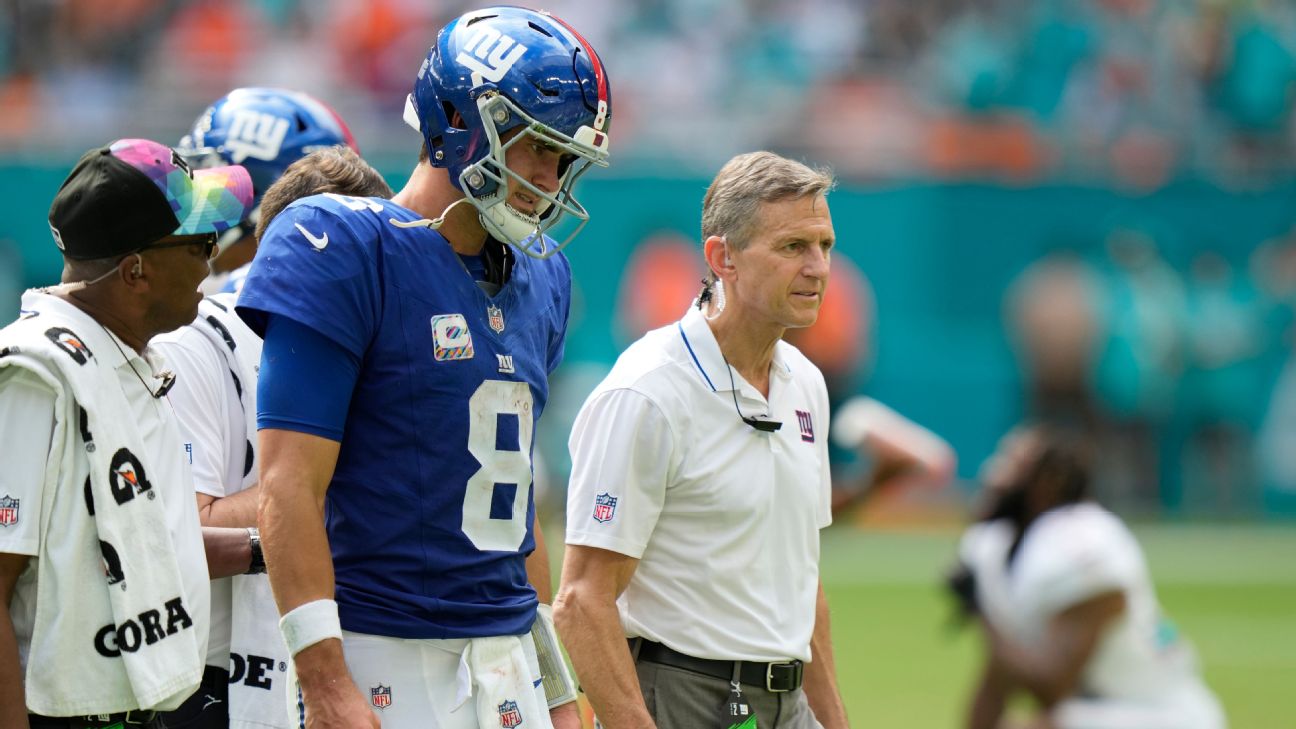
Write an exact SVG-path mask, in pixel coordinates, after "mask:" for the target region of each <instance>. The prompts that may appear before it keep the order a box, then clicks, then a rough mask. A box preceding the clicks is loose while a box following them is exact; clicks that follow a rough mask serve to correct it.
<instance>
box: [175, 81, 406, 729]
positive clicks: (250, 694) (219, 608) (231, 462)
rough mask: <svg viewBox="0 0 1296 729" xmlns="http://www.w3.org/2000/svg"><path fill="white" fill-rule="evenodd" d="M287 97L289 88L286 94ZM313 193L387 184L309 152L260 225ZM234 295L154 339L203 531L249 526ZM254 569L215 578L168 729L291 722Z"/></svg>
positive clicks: (369, 172)
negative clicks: (191, 677)
mask: <svg viewBox="0 0 1296 729" xmlns="http://www.w3.org/2000/svg"><path fill="white" fill-rule="evenodd" d="M285 93H287V92H285ZM320 192H337V193H344V194H351V195H377V196H382V197H391V194H392V191H391V188H390V187H388V186H387V183H386V182H385V181H384V180H383V178H382V175H380V174H379V173H378V171H377V170H375V169H374V168H373V167H371V166H370V165H369V164H368V163H366V162H365V161H364V160H362V159H360V157H359V155H357V154H356V153H355V151H354V150H353V149H351V148H350V147H347V146H343V145H337V146H333V147H326V148H324V149H321V150H318V151H315V152H312V153H310V154H308V155H306V156H305V157H303V158H301V159H299V160H297V161H296V162H294V163H292V164H291V165H288V168H287V170H286V171H285V172H284V174H283V176H282V177H280V178H279V179H278V180H277V181H275V183H274V184H273V185H270V188H269V190H266V191H265V193H264V194H263V195H261V200H260V203H259V206H260V210H261V221H260V223H258V229H259V228H260V226H261V225H262V224H264V223H266V222H268V221H270V220H273V218H274V217H275V216H276V215H277V214H278V213H279V212H280V211H282V210H283V209H284V208H285V207H286V206H287V205H288V204H289V203H291V202H292V201H294V200H296V199H298V198H300V197H305V196H308V195H312V194H316V193H320ZM234 300H235V294H233V293H218V294H213V295H211V296H208V297H207V298H205V299H204V300H203V301H202V302H201V303H200V304H199V307H198V317H197V319H195V320H194V322H193V323H191V324H189V325H188V326H184V327H180V328H179V329H177V330H175V331H173V332H168V333H166V334H163V335H161V336H159V337H157V338H156V339H155V340H154V342H155V343H154V346H155V347H156V348H157V349H158V351H159V352H161V353H162V354H163V355H164V356H165V357H166V360H167V362H168V364H170V366H171V368H172V370H173V371H174V372H175V373H176V375H177V377H176V385H175V387H173V388H172V389H171V392H170V395H169V400H170V403H171V406H172V408H174V410H175V413H176V417H177V419H178V420H179V421H180V430H181V433H182V434H183V436H184V440H185V449H186V452H187V456H188V460H189V463H190V465H191V468H192V470H193V480H194V489H195V491H196V496H197V501H198V513H199V518H200V520H201V522H202V524H203V526H222V527H242V528H252V527H255V526H256V508H257V498H258V495H259V493H260V492H259V489H257V488H256V483H257V469H256V448H255V447H254V443H253V441H254V440H255V438H256V432H255V415H256V388H257V367H258V365H259V364H260V361H261V342H260V340H258V339H257V336H256V335H255V334H253V333H252V331H251V330H250V329H248V327H247V325H246V324H244V323H243V321H242V320H241V319H239V318H238V316H237V315H235V313H234ZM256 571H257V572H258V573H255V574H247V575H235V576H234V577H230V578H227V579H219V580H213V581H212V586H211V592H212V599H211V616H212V629H211V638H210V640H209V642H208V652H207V667H206V670H205V671H204V674H203V681H202V685H201V686H200V688H199V690H198V692H197V693H195V694H194V695H193V696H192V697H191V698H190V699H189V700H188V701H186V702H185V703H184V705H182V706H180V707H179V708H178V709H176V710H175V711H174V712H171V713H169V714H167V715H166V716H165V717H164V719H165V721H166V724H167V726H169V727H173V728H174V729H202V728H204V727H211V728H212V729H216V728H218V727H232V728H233V729H266V728H267V727H281V728H283V729H286V728H287V727H288V726H291V722H290V718H289V714H288V712H287V694H286V690H287V683H288V682H287V675H286V672H285V671H284V668H281V666H284V667H286V662H287V661H288V658H289V656H288V654H287V653H286V651H285V649H284V647H283V642H282V641H281V640H280V639H279V635H278V632H279V630H278V618H279V612H278V610H277V609H276V608H275V604H274V599H273V597H272V596H271V594H270V583H269V581H268V580H267V578H266V576H265V574H264V571H265V570H264V563H263V562H262V563H261V564H260V565H259V569H258V570H256Z"/></svg>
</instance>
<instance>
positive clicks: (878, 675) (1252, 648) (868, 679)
mask: <svg viewBox="0 0 1296 729" xmlns="http://www.w3.org/2000/svg"><path fill="white" fill-rule="evenodd" d="M1136 533H1137V534H1138V536H1139V539H1140V541H1141V542H1142V543H1143V546H1144V549H1145V550H1146V551H1147V555H1148V561H1149V563H1150V565H1151V568H1152V573H1153V575H1154V577H1155V579H1156V582H1157V588H1158V594H1159V596H1160V598H1161V604H1162V606H1163V607H1164V608H1165V610H1166V612H1167V613H1168V614H1169V616H1170V617H1171V618H1172V619H1173V620H1174V621H1175V622H1176V623H1177V624H1178V625H1179V627H1180V628H1181V629H1182V631H1183V633H1184V634H1185V635H1187V637H1188V638H1189V639H1190V640H1191V641H1192V642H1193V643H1194V644H1195V645H1196V647H1197V650H1198V653H1199V656H1200V658H1201V661H1202V663H1203V665H1204V667H1205V674H1206V680H1207V682H1208V683H1209V684H1210V685H1211V686H1212V687H1213V688H1214V689H1215V691H1216V692H1217V693H1218V694H1219V695H1220V698H1221V700H1222V701H1223V702H1224V706H1225V709H1226V711H1227V712H1228V716H1229V722H1230V726H1231V727H1232V728H1233V729H1290V728H1291V727H1293V726H1296V525H1229V526H1213V525H1211V526H1207V525H1156V526H1145V527H1139V528H1137V529H1136ZM956 539H957V534H956V533H955V532H953V531H944V532H942V531H934V532H890V531H875V530H870V531H861V530H859V529H855V528H834V529H831V530H829V531H828V532H826V533H825V535H824V540H823V577H824V583H825V586H826V588H827V591H828V596H829V601H830V603H831V605H832V611H833V638H834V640H833V642H834V645H835V647H836V655H837V670H838V676H839V679H840V682H841V687H842V693H843V695H844V696H845V699H846V705H847V709H848V711H849V712H850V715H851V718H852V723H853V725H854V726H857V727H905V728H906V729H909V728H912V729H944V728H946V727H958V726H960V725H961V717H962V712H963V706H964V704H965V702H966V698H967V695H968V693H969V691H970V689H971V683H972V680H973V677H974V672H975V670H976V668H977V666H978V661H979V651H980V645H979V643H978V639H977V638H976V636H975V635H974V634H973V632H972V631H970V630H968V631H958V630H955V629H954V628H953V627H952V626H951V625H950V621H949V616H950V606H949V603H948V602H947V601H946V599H945V596H944V595H943V594H942V593H941V591H940V588H939V586H938V583H939V576H940V574H941V573H942V572H943V571H944V569H945V567H946V566H947V565H948V564H949V562H950V559H951V557H952V555H953V551H954V545H955V542H956Z"/></svg>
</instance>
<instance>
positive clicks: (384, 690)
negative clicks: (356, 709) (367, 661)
mask: <svg viewBox="0 0 1296 729" xmlns="http://www.w3.org/2000/svg"><path fill="white" fill-rule="evenodd" d="M391 701H392V697H391V686H384V685H382V684H378V685H377V686H374V687H373V688H371V689H369V703H371V704H373V705H374V708H375V709H385V708H387V707H388V706H391Z"/></svg>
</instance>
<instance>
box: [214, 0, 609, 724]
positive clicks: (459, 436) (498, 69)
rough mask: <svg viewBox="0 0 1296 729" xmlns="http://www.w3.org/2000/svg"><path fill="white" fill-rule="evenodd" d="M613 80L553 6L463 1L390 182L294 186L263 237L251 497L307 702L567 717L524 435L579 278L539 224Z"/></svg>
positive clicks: (568, 206)
mask: <svg viewBox="0 0 1296 729" xmlns="http://www.w3.org/2000/svg"><path fill="white" fill-rule="evenodd" d="M609 104H610V92H609V88H608V79H607V76H606V74H605V72H604V69H603V65H602V62H601V61H600V60H599V57H598V55H597V54H596V53H595V52H594V50H593V48H591V47H590V45H589V43H588V42H586V41H585V40H584V39H583V38H582V37H581V36H580V35H579V34H578V33H577V32H576V31H575V30H573V29H572V28H571V26H569V25H567V24H566V23H565V22H563V21H561V20H559V19H557V18H555V17H553V16H551V15H549V14H546V13H542V12H535V11H531V10H526V9H521V8H509V7H498V8H487V9H482V10H475V11H472V12H469V13H466V14H465V15H463V16H461V17H459V18H457V19H456V20H453V21H451V22H450V23H449V24H448V25H447V26H446V27H445V28H443V29H442V30H441V32H440V33H439V35H438V36H437V39H436V42H435V44H434V45H433V46H432V48H431V49H430V51H429V53H428V55H427V57H426V59H425V60H424V62H423V65H422V67H421V69H420V70H419V73H418V77H417V80H416V82H415V88H414V92H413V93H412V94H411V95H410V97H409V100H408V103H407V108H406V120H407V121H408V122H410V123H411V124H412V125H414V126H416V127H417V128H418V129H419V131H420V132H421V134H422V137H423V153H422V155H421V156H420V161H419V162H418V164H417V165H416V167H415V169H414V171H413V173H412V175H411V177H410V180H409V182H408V183H407V184H406V186H405V187H404V189H403V190H401V191H400V192H399V193H398V194H397V195H396V196H395V198H393V200H391V201H387V200H380V199H372V198H352V197H344V196H335V195H326V196H317V197H311V198H307V199H305V200H302V201H298V202H297V203H295V204H294V205H292V206H290V207H289V208H288V209H287V210H285V211H284V212H283V213H282V214H281V215H280V216H279V217H278V218H276V219H275V221H274V222H273V223H272V224H271V225H270V226H269V228H268V229H267V230H266V233H265V236H264V237H263V238H262V240H261V242H260V247H259V249H258V251H257V256H256V260H255V261H254V262H253V265H252V269H251V271H250V272H249V274H248V277H247V280H246V283H245V285H244V288H243V291H242V294H241V296H240V299H239V313H240V314H241V315H242V316H243V317H244V318H245V319H246V320H247V321H248V323H249V324H250V325H251V326H252V327H253V329H255V330H256V331H258V332H260V333H263V336H264V339H265V348H264V352H263V356H262V361H261V374H260V388H259V391H258V398H259V405H258V427H259V428H260V445H261V451H260V458H261V481H260V484H261V489H262V494H261V501H260V518H259V522H260V525H261V536H262V539H263V540H264V545H265V553H266V559H267V563H268V565H269V567H270V579H271V583H272V585H273V586H274V593H275V599H276V601H277V602H278V604H279V608H280V611H281V612H282V613H283V614H284V616H283V618H282V620H281V629H282V632H283V635H284V638H285V641H286V642H287V644H288V648H289V651H290V653H291V654H292V655H293V656H294V661H293V663H294V666H295V669H296V672H297V679H298V681H299V684H300V689H301V694H300V695H301V707H302V710H303V712H304V720H305V722H306V723H307V724H309V725H311V726H319V727H324V726H329V727H331V726H348V727H351V726H377V725H378V724H379V716H378V714H377V713H375V712H381V721H382V724H384V725H386V726H389V727H390V726H396V727H401V726H428V725H435V726H439V727H442V728H443V729H455V728H467V727H472V728H474V729H475V728H476V727H479V726H481V727H487V726H491V727H498V726H505V727H512V726H518V725H519V724H525V725H526V726H548V725H549V723H550V720H551V717H552V719H553V721H554V724H555V726H559V727H576V726H579V716H578V714H577V711H576V708H575V705H574V703H571V702H572V701H573V699H574V693H575V692H574V687H573V686H572V685H571V680H570V677H569V676H567V675H566V673H565V665H563V664H562V659H561V655H560V654H559V653H558V648H557V645H556V642H555V641H554V640H553V639H552V627H551V626H552V620H551V619H547V618H546V617H545V613H547V609H546V608H545V607H543V606H542V607H541V608H540V609H539V611H538V609H537V590H538V591H539V593H540V595H539V597H540V598H547V597H548V593H549V592H550V590H551V586H550V584H549V578H548V574H547V565H545V564H544V560H543V559H538V558H533V559H532V560H531V561H530V566H531V567H533V568H534V569H532V570H528V559H527V557H528V555H531V554H532V553H533V550H535V549H536V547H537V545H538V542H539V540H538V537H539V534H538V532H537V531H535V530H534V519H535V510H534V501H533V498H532V489H531V484H532V467H531V449H532V435H533V433H534V431H535V425H536V421H537V419H538V418H539V416H540V413H541V412H542V411H543V409H544V406H545V401H546V399H547V396H548V384H547V377H548V375H549V373H550V372H552V371H553V369H554V368H555V367H556V366H557V365H558V363H559V361H560V360H561V358H562V352H563V345H564V341H565V336H566V328H567V319H568V310H569V306H570V300H571V281H570V279H571V270H570V267H569V265H568V263H567V260H566V258H565V257H564V256H563V255H562V254H561V253H560V252H559V251H560V249H561V247H562V246H563V245H565V244H566V243H567V242H568V241H570V239H571V237H570V236H567V237H566V238H565V239H564V240H563V241H562V242H558V241H555V240H554V239H553V238H551V237H549V236H548V235H547V231H550V230H552V226H553V225H554V224H555V223H556V222H557V221H558V220H559V219H560V218H564V217H567V216H570V217H573V218H576V219H578V220H582V221H583V220H584V219H586V218H587V217H588V215H587V213H586V212H585V210H584V208H583V207H582V206H581V205H580V204H579V203H578V202H577V201H576V199H575V197H574V196H573V194H572V189H573V185H574V183H575V182H576V180H577V179H578V178H579V177H580V176H581V175H582V174H583V173H584V172H586V171H587V170H588V169H589V168H590V167H591V166H595V165H606V164H607V157H608V122H609V116H610V111H611V109H610V105H609ZM528 580H530V584H528ZM533 586H534V588H533ZM335 600H336V602H335ZM538 612H539V614H540V616H541V618H540V619H537V614H538ZM533 626H534V627H535V629H536V631H537V633H538V635H537V638H536V639H535V640H533V639H532V638H531V637H529V636H528V633H529V632H530V631H532V629H533ZM537 644H542V645H541V648H540V650H537ZM542 666H543V668H542ZM546 684H552V685H546ZM546 689H547V690H546ZM550 710H552V711H550Z"/></svg>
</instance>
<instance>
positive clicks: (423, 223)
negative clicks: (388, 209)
mask: <svg viewBox="0 0 1296 729" xmlns="http://www.w3.org/2000/svg"><path fill="white" fill-rule="evenodd" d="M466 202H468V198H466V197H461V198H459V199H458V200H455V201H454V202H452V203H450V204H449V205H447V206H446V209H445V210H442V211H441V215H439V216H437V217H435V218H421V219H419V220H411V221H408V222H406V221H403V220H397V219H396V218H388V219H387V222H389V223H391V224H392V225H394V226H396V227H397V228H431V229H432V230H440V229H441V226H442V225H445V221H446V217H448V216H449V215H450V211H451V210H453V209H454V207H455V206H456V205H461V204H463V203H466Z"/></svg>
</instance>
